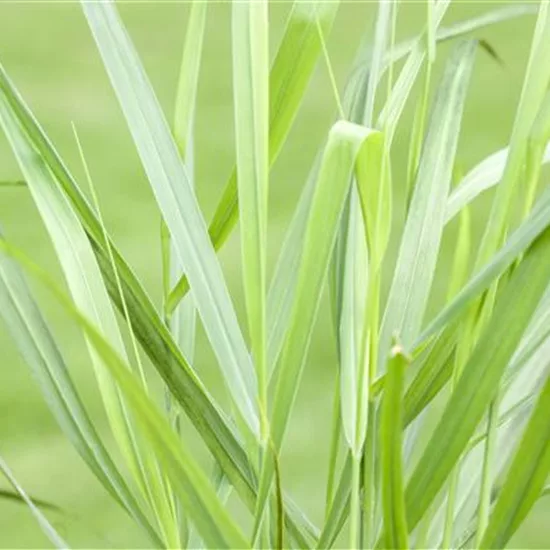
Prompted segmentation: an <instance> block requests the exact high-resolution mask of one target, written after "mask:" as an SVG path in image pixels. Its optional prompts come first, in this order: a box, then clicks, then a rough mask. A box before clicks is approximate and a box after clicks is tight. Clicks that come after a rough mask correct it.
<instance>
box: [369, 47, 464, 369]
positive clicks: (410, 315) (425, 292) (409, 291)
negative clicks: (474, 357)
mask: <svg viewBox="0 0 550 550" xmlns="http://www.w3.org/2000/svg"><path fill="white" fill-rule="evenodd" d="M474 54H475V43H472V42H465V43H463V44H461V45H459V46H458V47H457V48H456V49H455V51H454V53H453V55H452V57H451V59H449V61H448V63H447V65H446V70H445V73H444V76H443V78H442V81H441V84H440V87H439V89H438V93H437V96H436V99H435V104H434V108H433V113H432V116H431V120H430V125H429V129H428V134H427V136H426V143H425V147H424V150H423V153H422V158H421V161H420V166H419V169H418V175H417V181H416V185H415V189H414V194H413V197H412V201H411V206H410V209H409V215H408V217H407V222H406V225H405V228H404V231H403V239H402V241H401V246H400V249H399V256H398V259H397V264H396V269H395V274H394V278H393V281H392V285H391V289H390V294H389V296H388V301H387V305H386V310H385V312H384V319H383V322H382V328H381V335H380V355H379V357H380V358H381V360H380V361H379V363H378V370H379V371H382V370H383V368H384V364H383V360H382V358H385V357H386V353H387V350H388V349H389V346H390V341H391V337H392V334H396V333H397V334H399V335H400V338H401V339H402V341H403V345H404V346H405V348H407V349H409V348H412V344H413V343H414V341H415V339H416V337H417V336H418V333H419V331H420V327H421V323H422V320H423V317H424V313H425V309H426V305H427V301H428V297H429V293H430V290H431V286H432V280H433V277H434V273H435V266H436V261H437V256H438V252H439V245H440V241H441V235H442V232H443V227H444V223H443V222H444V214H445V200H446V197H447V194H448V191H449V187H450V182H451V173H452V167H453V165H454V158H455V154H456V148H457V143H458V136H459V131H460V123H461V119H462V112H463V107H464V102H465V99H466V91H467V89H468V83H469V77H470V74H471V69H472V66H473V61H474Z"/></svg>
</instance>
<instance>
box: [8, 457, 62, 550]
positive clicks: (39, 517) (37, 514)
mask: <svg viewBox="0 0 550 550" xmlns="http://www.w3.org/2000/svg"><path fill="white" fill-rule="evenodd" d="M0 472H2V474H4V476H5V477H6V479H7V480H8V481H9V483H10V485H11V486H12V487H13V488H14V489H15V491H16V492H17V494H18V495H19V496H20V497H21V499H23V501H24V502H25V504H26V505H27V506H28V508H29V510H30V512H31V514H32V515H33V516H34V519H35V520H36V521H37V523H38V524H39V525H40V528H41V529H42V531H43V533H44V534H45V535H46V536H47V537H48V539H49V540H50V542H51V543H52V544H53V545H54V546H55V547H56V548H60V549H61V548H69V545H68V544H67V543H66V542H65V541H64V540H63V539H62V538H61V536H60V535H59V533H58V532H57V531H56V530H55V529H54V527H53V525H52V524H51V523H50V522H49V521H48V519H47V518H46V516H45V515H44V514H43V513H42V512H41V511H40V510H39V509H38V507H37V506H36V505H35V504H34V503H33V501H32V499H30V498H29V497H28V496H27V493H26V492H25V490H24V489H23V487H21V485H20V484H19V482H18V481H17V479H16V478H15V476H14V475H13V474H12V472H11V470H10V469H9V468H8V465H7V464H6V463H5V462H4V460H3V459H2V458H1V457H0Z"/></svg>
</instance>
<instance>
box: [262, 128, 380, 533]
mask: <svg viewBox="0 0 550 550" xmlns="http://www.w3.org/2000/svg"><path fill="white" fill-rule="evenodd" d="M380 138H381V134H380V133H379V132H375V131H372V130H369V129H367V128H364V127H361V126H358V125H356V124H352V123H349V122H344V121H339V122H337V123H336V124H335V125H334V126H333V127H332V129H331V132H330V135H329V139H328V143H327V146H326V149H325V153H324V156H323V161H322V164H321V168H320V171H319V178H318V181H317V187H316V189H315V193H314V195H313V203H312V206H311V211H310V215H309V220H308V224H307V228H306V234H305V238H304V248H303V251H302V256H301V259H300V267H299V270H298V283H297V286H296V295H295V300H294V304H293V308H292V314H291V318H290V319H291V321H290V324H289V329H288V332H287V335H286V339H285V344H284V347H283V350H282V352H281V357H280V359H279V360H280V362H281V364H280V368H279V369H278V371H277V379H276V385H275V393H274V398H273V412H272V415H271V423H270V428H271V438H272V443H273V448H274V452H277V453H278V452H280V448H281V444H282V441H283V438H284V434H285V431H286V427H287V424H288V420H289V417H290V413H291V410H292V406H293V404H294V401H295V398H296V394H297V391H298V387H299V383H300V379H301V375H302V372H303V367H304V363H305V359H306V356H307V352H308V348H309V343H310V337H311V332H312V329H313V324H314V321H315V318H316V314H317V310H318V306H319V303H320V298H321V293H322V288H323V284H324V281H325V278H326V274H327V271H328V264H329V259H330V256H331V253H332V250H333V248H334V243H335V239H336V231H337V228H338V225H339V221H340V218H341V214H342V210H343V207H344V201H345V199H346V197H347V196H348V193H349V187H350V179H351V175H352V172H353V169H354V164H355V161H356V157H357V154H358V152H359V150H360V149H361V147H362V146H368V145H369V142H371V143H376V142H377V141H379V140H380ZM371 140H374V141H371ZM273 474H274V465H273V462H272V460H271V458H270V457H268V456H267V455H266V456H265V457H264V461H263V465H262V471H261V475H260V482H259V490H258V500H257V507H256V514H255V521H256V524H255V529H254V532H255V533H256V532H257V528H258V527H259V525H260V522H261V518H262V515H263V510H264V507H265V503H266V500H267V495H268V494H269V490H270V487H271V483H272V481H273Z"/></svg>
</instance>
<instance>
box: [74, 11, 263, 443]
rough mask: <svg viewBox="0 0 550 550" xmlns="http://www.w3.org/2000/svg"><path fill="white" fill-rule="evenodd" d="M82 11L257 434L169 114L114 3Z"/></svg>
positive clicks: (236, 397) (231, 326)
mask: <svg viewBox="0 0 550 550" xmlns="http://www.w3.org/2000/svg"><path fill="white" fill-rule="evenodd" d="M82 9H83V10H84V13H85V15H86V18H87V20H88V24H89V26H90V29H91V31H92V34H93V36H94V38H95V41H96V44H97V47H98V49H99V51H100V53H101V56H102V59H103V62H104V64H105V67H106V69H107V72H108V74H109V77H110V79H111V83H112V85H113V88H114V90H115V92H116V94H117V97H118V99H119V102H120V105H121V108H122V110H123V112H124V115H125V117H126V121H127V123H128V126H129V128H130V131H131V133H132V136H133V138H134V141H135V144H136V147H137V149H138V152H139V154H140V157H141V160H142V163H143V166H144V168H145V171H146V173H147V176H148V178H149V181H150V184H151V187H152V190H153V192H154V195H155V197H156V199H157V202H158V204H159V207H160V209H161V212H162V215H163V218H164V220H165V222H166V225H167V226H168V229H169V230H170V234H171V236H172V239H173V243H174V246H175V248H176V252H177V256H178V261H179V262H180V263H181V265H182V266H183V269H184V271H185V273H186V275H187V277H188V279H189V281H190V285H191V290H192V291H193V298H194V301H195V304H196V307H197V310H198V312H199V315H200V316H201V319H202V322H203V325H204V327H205V330H206V333H207V334H208V337H209V341H210V343H211V345H212V348H213V350H214V353H215V354H216V357H217V359H218V363H219V365H220V368H221V369H222V371H223V372H224V373H225V376H224V379H225V380H226V381H227V384H228V387H229V390H230V392H231V395H232V398H233V401H234V403H235V405H236V407H237V410H239V411H240V413H241V415H242V418H243V420H244V422H246V425H247V426H248V428H249V429H250V431H251V433H252V434H254V435H255V436H257V435H258V429H259V424H258V413H257V405H256V400H255V388H256V382H255V375H254V370H253V368H252V364H251V361H250V357H249V355H248V351H247V349H246V345H245V342H244V339H243V335H242V332H241V330H240V327H239V324H238V321H237V317H236V314H235V310H234V308H233V304H232V303H231V298H230V296H229V292H228V290H227V286H226V283H225V279H224V276H223V273H222V270H221V266H220V264H219V261H218V258H217V257H216V253H215V251H214V248H213V247H212V244H211V242H210V238H209V237H208V232H207V230H206V225H205V222H204V219H203V217H202V214H201V212H200V208H199V205H198V203H197V199H196V196H195V193H194V191H193V188H192V186H191V183H190V181H189V178H188V176H187V173H186V170H185V167H184V165H183V164H182V162H181V160H180V157H179V155H178V151H177V148H176V145H175V143H174V141H173V139H172V137H171V135H170V131H169V129H168V125H167V124H166V121H165V119H164V115H163V114H162V111H161V109H160V106H159V104H158V102H157V100H156V97H155V95H154V93H153V90H152V88H151V85H150V84H149V82H148V79H147V76H146V75H145V72H144V70H143V67H142V66H141V63H140V61H139V58H138V56H137V54H136V52H135V50H134V47H133V45H132V42H131V41H130V38H129V36H128V35H127V33H126V31H125V29H124V27H123V25H122V22H121V20H120V18H119V16H118V14H117V12H116V9H115V7H114V5H113V3H112V2H111V1H108V2H102V3H89V2H84V1H83V2H82Z"/></svg>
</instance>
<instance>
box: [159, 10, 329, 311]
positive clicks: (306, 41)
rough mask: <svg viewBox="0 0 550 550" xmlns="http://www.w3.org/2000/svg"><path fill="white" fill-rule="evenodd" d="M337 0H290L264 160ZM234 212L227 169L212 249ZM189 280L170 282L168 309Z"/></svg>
mask: <svg viewBox="0 0 550 550" xmlns="http://www.w3.org/2000/svg"><path fill="white" fill-rule="evenodd" d="M338 6H339V0H336V1H334V2H325V1H324V0H313V1H312V2H303V1H302V0H295V1H294V3H293V5H292V8H291V11H290V14H289V17H288V20H287V23H286V28H285V31H284V34H283V37H282V39H281V43H280V45H279V49H278V51H277V54H276V56H275V60H274V62H273V66H272V68H271V72H270V76H269V165H270V166H271V165H272V164H273V163H274V162H275V159H276V158H277V156H278V154H279V152H280V150H281V148H282V146H283V144H284V142H285V140H286V138H287V136H288V133H289V131H290V128H291V127H292V123H293V121H294V118H295V117H296V113H297V112H298V108H299V106H300V103H301V102H302V99H303V97H304V94H305V92H306V88H307V85H308V83H309V81H310V80H311V77H312V75H313V70H314V68H315V65H316V63H317V59H318V58H319V56H320V54H321V51H322V45H321V40H320V36H319V28H320V29H321V31H322V34H323V36H327V35H328V33H329V32H330V29H331V28H332V24H333V22H334V19H335V17H336V12H337V11H338ZM238 215H239V209H238V196H237V171H236V169H234V170H233V172H232V174H231V176H230V178H229V180H228V182H227V184H226V186H225V189H224V191H223V193H222V197H221V199H220V201H219V203H218V206H217V207H216V211H215V213H214V216H213V218H212V222H211V223H210V226H209V230H208V232H209V235H210V238H211V240H212V244H213V246H214V248H215V249H216V250H218V249H219V248H221V246H222V245H223V244H224V243H225V241H226V240H227V237H228V236H229V234H230V233H231V231H232V230H233V228H234V227H235V224H236V222H237V217H238ZM188 289H189V284H188V281H187V279H186V278H182V279H181V280H180V281H179V282H178V284H177V285H176V286H175V288H174V290H173V292H172V294H171V298H170V303H169V308H170V309H172V308H174V307H175V306H176V304H177V303H178V302H179V301H180V300H181V299H182V298H183V296H185V294H186V292H187V290H188Z"/></svg>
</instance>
